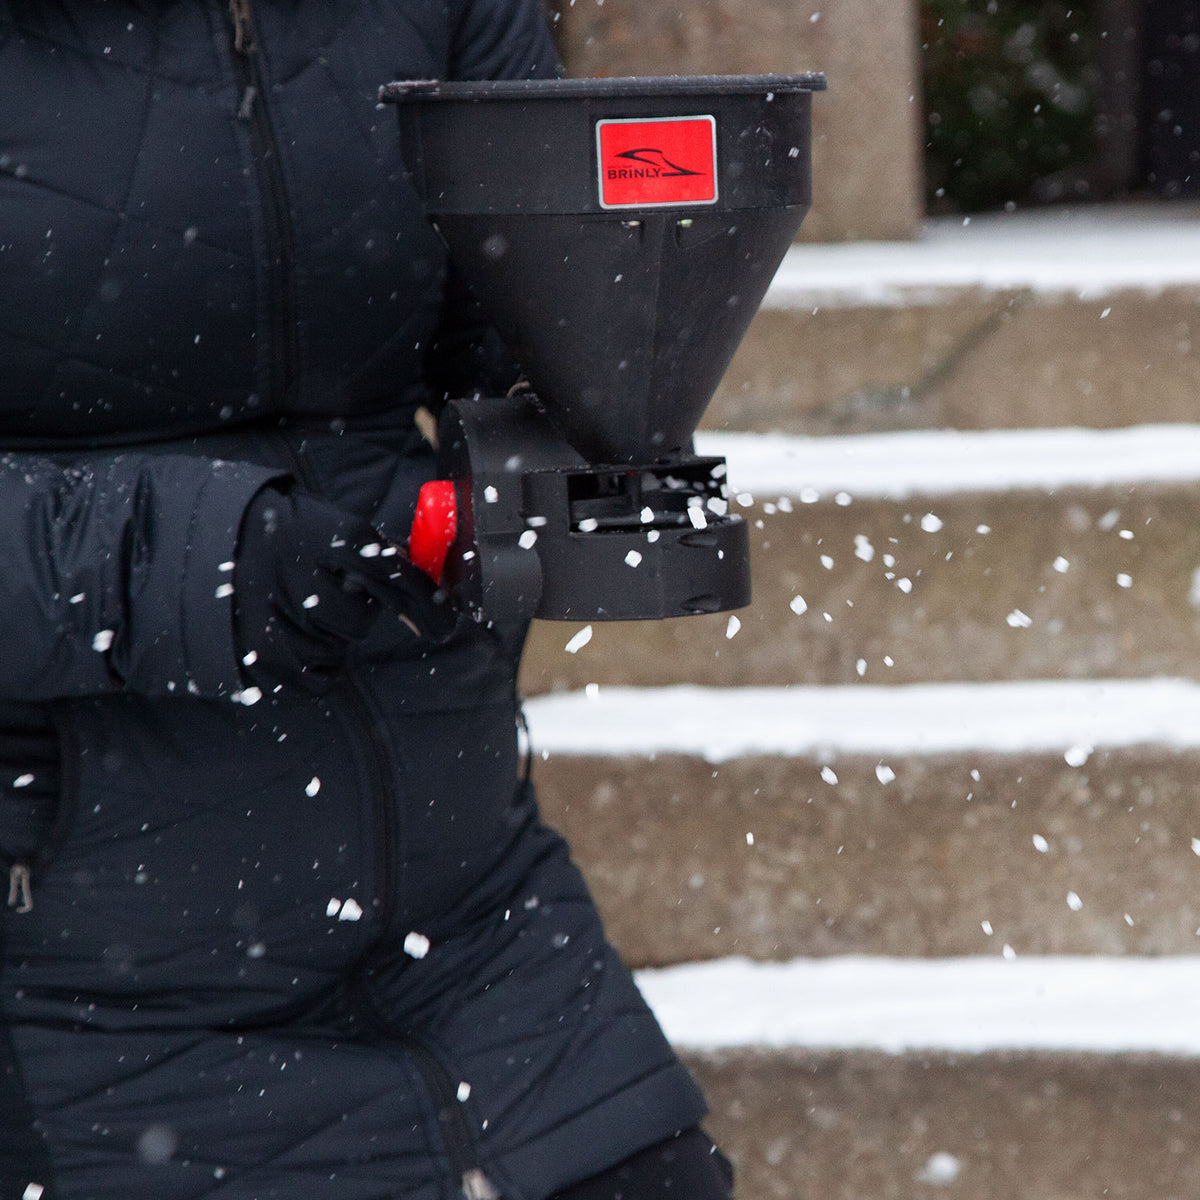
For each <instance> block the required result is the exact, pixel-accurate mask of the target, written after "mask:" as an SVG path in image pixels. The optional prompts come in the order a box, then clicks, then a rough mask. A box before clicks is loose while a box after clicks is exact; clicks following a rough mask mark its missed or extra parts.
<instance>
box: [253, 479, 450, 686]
mask: <svg viewBox="0 0 1200 1200" xmlns="http://www.w3.org/2000/svg"><path fill="white" fill-rule="evenodd" d="M233 588H234V612H233V619H234V634H235V637H236V640H237V644H238V647H239V653H240V654H241V655H242V665H243V674H244V676H245V677H246V678H247V679H248V680H249V681H250V682H251V683H253V684H254V685H255V686H257V687H260V688H262V689H263V690H264V691H267V690H270V689H273V688H274V687H276V686H277V685H279V684H283V685H285V686H287V685H295V684H299V685H301V686H303V687H305V688H306V689H308V690H310V691H320V690H321V689H322V688H323V687H325V686H327V685H328V683H329V682H330V680H331V678H332V677H333V676H335V675H336V674H337V673H338V672H339V671H340V670H341V669H342V667H343V666H344V665H345V662H346V658H347V655H348V654H349V652H350V649H351V647H352V646H353V645H354V644H355V643H358V642H361V641H363V639H365V638H366V636H367V634H368V633H369V632H373V631H374V630H373V627H374V626H375V625H376V623H377V622H379V623H381V624H383V625H384V626H386V625H387V624H388V622H389V621H390V622H392V626H391V627H392V629H393V630H394V633H395V638H394V639H392V638H387V637H373V638H372V647H373V649H375V650H377V651H378V652H380V653H387V652H389V651H395V650H398V649H400V648H401V647H402V646H405V645H406V644H407V645H408V646H411V645H412V644H413V643H414V641H416V640H418V639H420V640H424V641H426V642H430V643H436V642H438V641H441V640H442V639H444V638H445V637H447V636H448V635H449V633H450V632H451V630H452V629H453V627H454V615H453V612H452V610H451V608H450V604H449V602H448V601H447V599H446V596H445V593H444V592H440V591H438V589H437V587H436V585H435V584H434V583H433V581H432V580H430V579H429V577H428V576H427V575H426V574H425V573H424V572H423V571H421V570H420V569H419V568H417V567H414V566H413V565H412V563H410V562H409V561H408V558H407V557H406V556H405V554H404V552H403V551H402V550H400V549H398V548H397V547H395V546H392V545H390V544H389V543H387V542H385V541H384V540H383V538H381V537H380V536H379V534H377V533H376V532H375V531H374V530H373V529H372V528H371V527H370V526H369V525H368V524H367V523H366V522H365V521H363V520H362V519H361V518H359V517H356V516H354V515H353V514H351V513H347V512H344V511H343V510H342V509H339V508H337V507H335V506H334V505H332V504H329V503H328V502H327V501H325V500H321V499H318V498H317V497H316V496H312V495H310V494H308V493H306V492H302V491H287V492H283V491H279V490H277V489H276V488H273V487H266V488H263V489H262V490H261V491H260V492H259V493H258V494H257V495H256V496H255V497H254V499H253V500H251V502H250V504H249V506H248V507H247V509H246V512H245V515H244V516H243V518H242V528H241V532H240V535H239V538H238V549H237V553H236V554H235V556H234V569H233Z"/></svg>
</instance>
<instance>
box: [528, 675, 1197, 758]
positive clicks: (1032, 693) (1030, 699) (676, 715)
mask: <svg viewBox="0 0 1200 1200" xmlns="http://www.w3.org/2000/svg"><path fill="white" fill-rule="evenodd" d="M525 712H526V717H527V720H528V723H529V730H530V738H531V741H532V745H533V748H534V751H535V752H538V753H546V754H549V755H554V754H562V755H580V754H594V755H601V756H603V755H634V756H639V757H653V756H655V755H659V754H684V755H693V756H696V757H699V758H703V759H705V760H706V761H708V762H725V761H728V760H729V759H733V758H739V757H744V756H746V755H756V754H757V755H766V754H769V755H781V756H786V757H805V756H814V757H817V758H822V759H834V758H836V757H837V756H838V755H847V754H859V755H880V756H882V755H902V754H948V753H960V752H963V751H983V752H989V751H990V752H993V753H998V754H1022V753H1029V752H1043V753H1055V754H1064V755H1069V756H1070V759H1069V761H1071V762H1072V764H1073V765H1080V763H1082V762H1084V761H1086V760H1087V757H1088V755H1089V754H1090V753H1091V751H1092V750H1095V749H1101V748H1109V749H1115V748H1119V747H1129V746H1146V745H1153V746H1167V747H1174V748H1176V749H1196V748H1200V684H1198V683H1194V682H1191V681H1188V680H1182V679H1146V680H1093V681H1068V680H1064V681H1058V680H1047V681H1033V682H1021V683H928V684H912V685H906V686H897V687H875V686H870V685H867V684H850V685H844V686H840V687H822V686H811V687H746V688H703V687H693V686H679V687H665V688H622V687H611V688H610V687H597V686H589V688H588V690H587V692H585V693H579V692H569V693H554V694H550V695H546V696H537V697H534V698H532V699H530V700H528V701H526V704H525Z"/></svg>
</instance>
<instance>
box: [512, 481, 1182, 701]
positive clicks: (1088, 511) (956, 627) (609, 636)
mask: <svg viewBox="0 0 1200 1200" xmlns="http://www.w3.org/2000/svg"><path fill="white" fill-rule="evenodd" d="M788 507H789V508H790V509H791V511H789V512H785V511H782V510H781V509H780V508H779V507H778V498H774V501H772V498H770V497H767V496H759V497H757V500H756V504H755V506H754V507H753V508H751V509H748V510H743V511H745V512H746V513H747V514H748V516H749V519H750V521H751V523H752V541H751V564H752V571H753V581H754V584H753V586H754V599H753V602H752V604H751V605H750V607H749V608H746V609H743V610H741V611H740V612H739V613H738V614H737V617H738V620H739V622H740V627H739V628H738V629H737V632H736V634H735V635H734V636H733V637H732V638H730V637H728V636H727V634H728V633H729V632H730V627H729V618H728V615H726V614H716V615H713V616H702V617H684V618H678V619H674V620H669V621H646V622H622V623H613V624H605V623H600V622H597V623H595V624H594V625H593V637H592V639H591V641H590V642H588V644H587V645H586V646H584V647H583V649H581V650H580V651H579V652H578V653H576V654H568V653H566V652H565V649H564V647H565V645H566V643H567V641H568V639H569V638H570V637H571V636H572V634H574V633H575V632H576V630H578V629H579V628H580V627H581V626H580V624H571V623H559V622H536V623H535V624H534V627H533V631H532V634H531V637H530V641H529V645H528V649H527V651H526V655H525V660H524V664H523V668H522V685H523V687H524V689H525V691H526V693H527V694H530V695H532V694H536V693H541V692H547V691H553V690H562V689H578V688H581V687H583V686H584V685H585V684H587V683H600V684H610V685H612V684H630V685H662V684H668V683H681V682H686V683H697V684H707V685H716V686H724V687H730V686H742V685H747V684H759V685H763V684H772V685H781V684H789V683H807V684H815V683H827V684H837V683H853V682H856V681H857V680H859V679H862V680H864V681H865V682H867V683H913V682H921V681H938V680H980V681H983V680H994V679H1037V678H1103V677H1134V676H1151V675H1184V676H1188V677H1193V678H1194V677H1196V676H1197V675H1200V607H1198V606H1197V601H1196V599H1195V591H1194V589H1195V587H1196V584H1195V581H1194V576H1195V573H1196V571H1197V570H1198V569H1200V537H1198V535H1197V528H1198V527H1200V489H1197V488H1196V487H1195V486H1192V485H1186V484H1181V485H1177V486H1146V485H1143V486H1138V487H1121V488H1104V489H1098V490H1094V491H1093V490H1083V489H1080V490H1064V491H1063V492H1061V493H1058V494H1048V493H1042V492H1012V493H999V494H992V493H987V494H980V495H974V496H971V495H958V496H937V497H919V496H918V497H912V498H910V499H908V500H906V501H902V502H883V501H865V500H864V501H856V502H854V503H852V504H850V505H849V506H845V507H843V506H841V505H839V504H837V503H836V502H835V500H833V499H829V500H822V501H821V502H819V503H816V504H801V503H800V502H799V501H795V502H789V503H788ZM926 514H932V515H933V516H934V517H935V518H936V519H937V521H938V522H940V528H937V529H936V530H931V531H927V529H926V528H924V527H923V525H924V524H932V523H931V522H924V521H923V518H925V516H926ZM760 522H761V527H760V524H759V523H760ZM868 554H870V555H871V557H870V561H865V556H866V555H868ZM796 596H801V597H802V598H803V600H804V602H805V604H806V605H807V608H806V610H805V611H804V612H802V613H797V612H795V611H793V607H792V602H793V600H794V598H795V597H796ZM797 607H798V606H797ZM889 660H890V661H889Z"/></svg>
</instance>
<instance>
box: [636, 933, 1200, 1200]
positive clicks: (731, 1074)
mask: <svg viewBox="0 0 1200 1200" xmlns="http://www.w3.org/2000/svg"><path fill="white" fill-rule="evenodd" d="M639 982H640V984H641V987H642V990H643V992H644V994H645V995H646V997H647V999H648V1000H649V1002H650V1004H651V1006H652V1007H653V1008H654V1010H655V1012H656V1013H657V1015H658V1017H659V1020H660V1021H661V1022H662V1024H663V1027H664V1029H665V1030H666V1032H667V1034H668V1036H670V1037H671V1038H672V1040H673V1041H674V1042H675V1043H676V1044H677V1045H678V1046H679V1047H680V1048H681V1049H682V1050H683V1051H684V1053H685V1056H686V1057H687V1058H688V1060H689V1062H690V1065H691V1066H692V1068H693V1070H694V1071H695V1072H696V1074H697V1075H698V1076H699V1077H700V1079H701V1080H702V1082H703V1083H704V1084H705V1086H706V1089H707V1091H708V1095H709V1099H710V1102H711V1104H712V1108H713V1113H712V1117H711V1118H710V1120H709V1122H708V1124H709V1126H710V1128H711V1130H712V1132H713V1133H714V1135H715V1136H716V1137H717V1138H718V1139H719V1140H720V1141H721V1142H722V1144H723V1145H724V1146H725V1147H726V1149H727V1150H728V1151H730V1152H731V1153H732V1155H733V1156H734V1158H735V1159H736V1161H737V1164H738V1168H739V1182H740V1190H739V1196H741V1197H744V1198H745V1200H768V1198H773V1197H789V1198H792V1200H830V1198H832V1200H863V1198H864V1197H868V1196H871V1197H875V1196H889V1197H903V1198H904V1200H928V1198H930V1197H936V1196H950V1197H960V1198H962V1200H967V1198H970V1200H1012V1197H1017V1196H1019V1197H1020V1198H1021V1200H1067V1198H1070V1200H1075V1198H1076V1197H1092V1196H1095V1197H1104V1196H1114V1197H1116V1196H1120V1197H1125V1198H1126V1200H1134V1198H1135V1197H1136V1198H1138V1200H1142V1198H1146V1200H1148V1198H1150V1197H1154V1198H1155V1200H1159V1198H1164V1197H1172V1198H1175V1200H1184V1198H1185V1197H1190V1196H1193V1195H1196V1194H1197V1192H1198V1190H1200V1155H1198V1154H1197V1151H1198V1150H1200V1134H1198V1133H1197V1129H1198V1128H1200V1126H1198V1124H1197V1122H1198V1121H1200V1088H1198V1085H1200V1022H1198V1021H1197V1020H1196V1014H1195V1007H1196V1006H1195V996H1196V992H1197V989H1198V988H1200V958H1198V957H1195V956H1185V957H1171V958H1158V959H1135V958H1106V957H1077V958H1060V957H1055V958H1036V957H1034V958H1026V957H1019V956H1010V957H1007V958H1006V957H1003V956H1001V955H1000V954H993V955H991V956H989V957H970V958H958V959H933V960H923V961H921V960H901V959H885V958H844V959H822V960H795V961H790V962H781V963H755V962H749V961H746V960H744V959H725V960H721V961H718V962H711V963H699V964H688V965H684V966H679V967H673V968H668V969H666V970H658V971H642V972H640V973H639Z"/></svg>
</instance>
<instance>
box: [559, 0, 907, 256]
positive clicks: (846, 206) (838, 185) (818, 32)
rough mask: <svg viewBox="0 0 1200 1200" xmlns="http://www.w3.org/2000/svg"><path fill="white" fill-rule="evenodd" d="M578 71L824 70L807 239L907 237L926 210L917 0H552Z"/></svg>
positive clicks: (573, 70) (567, 54)
mask: <svg viewBox="0 0 1200 1200" xmlns="http://www.w3.org/2000/svg"><path fill="white" fill-rule="evenodd" d="M556 3H557V5H558V7H557V14H556V23H557V28H558V33H559V45H560V48H561V52H562V55H563V61H564V63H565V65H566V68H567V73H568V74H569V75H573V76H613V75H709V74H717V75H724V74H759V73H774V72H780V73H788V72H796V71H823V72H824V73H825V74H826V76H827V77H828V79H829V91H828V92H826V93H824V94H823V95H821V96H818V97H817V98H816V101H815V103H814V118H813V160H814V162H813V192H814V202H813V209H812V212H811V213H810V215H809V217H808V220H807V221H806V222H805V225H804V227H803V229H802V231H801V236H802V238H803V239H805V240H810V241H844V240H850V239H860V238H868V239H880V238H883V239H886V238H908V237H912V236H914V235H915V233H916V231H917V227H918V224H919V222H920V219H921V216H922V202H921V192H922V187H921V165H920V159H921V144H920V139H921V127H922V103H921V86H920V66H919V59H918V47H917V36H918V34H917V29H918V25H917V11H916V9H917V4H916V0H673V2H672V3H670V4H662V3H653V2H651V3H647V2H646V0H556Z"/></svg>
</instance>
